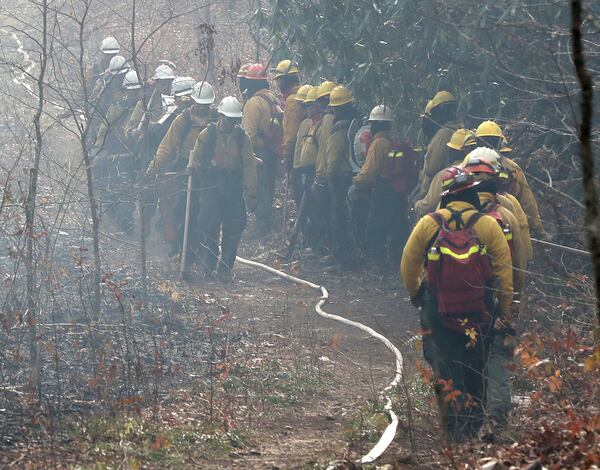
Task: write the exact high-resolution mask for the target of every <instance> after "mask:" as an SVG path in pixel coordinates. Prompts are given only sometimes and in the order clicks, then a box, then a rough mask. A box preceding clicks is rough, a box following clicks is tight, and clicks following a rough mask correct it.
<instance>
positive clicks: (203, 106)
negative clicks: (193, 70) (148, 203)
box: [146, 77, 215, 262]
mask: <svg viewBox="0 0 600 470" xmlns="http://www.w3.org/2000/svg"><path fill="white" fill-rule="evenodd" d="M173 96H174V99H175V103H177V105H178V106H179V107H181V108H183V111H181V113H180V114H179V115H178V116H177V117H176V118H175V120H174V121H173V124H171V127H169V130H168V131H167V133H166V135H165V137H164V138H163V140H162V142H161V143H160V145H159V146H158V150H157V152H156V156H155V158H154V160H153V161H152V162H151V163H150V165H149V167H148V170H147V171H146V175H147V178H148V179H152V178H153V177H155V176H159V177H160V182H159V189H158V192H159V200H160V203H159V209H160V215H161V220H162V225H163V230H164V235H163V236H164V240H165V242H166V243H167V244H168V245H169V256H170V257H171V258H173V259H176V258H177V257H178V256H179V254H180V251H181V247H182V241H183V223H184V212H185V188H186V187H187V179H186V176H185V175H184V174H183V173H182V172H183V171H184V170H185V168H186V166H187V163H188V158H189V155H190V151H191V150H192V149H193V148H194V144H195V142H196V138H197V137H198V134H200V132H201V131H203V130H204V129H205V128H206V126H208V124H209V122H210V107H211V105H212V103H214V101H215V93H214V90H213V88H212V86H211V85H210V84H209V83H207V82H197V83H196V82H195V80H194V79H192V78H190V77H180V78H178V79H176V80H175V81H174V82H173ZM159 172H160V173H162V175H161V174H159ZM166 173H171V175H165V174H166ZM196 219H197V217H194V223H196V222H195V221H196ZM197 251H198V247H197V246H196V245H195V244H192V245H191V246H190V253H191V256H190V260H191V262H193V261H195V260H196V258H195V254H196V252H197Z"/></svg>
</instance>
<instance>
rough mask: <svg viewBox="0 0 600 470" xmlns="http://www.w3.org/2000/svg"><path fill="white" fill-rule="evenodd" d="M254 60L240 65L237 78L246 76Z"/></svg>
mask: <svg viewBox="0 0 600 470" xmlns="http://www.w3.org/2000/svg"><path fill="white" fill-rule="evenodd" d="M252 65H254V64H252V62H249V63H246V64H244V65H242V66H241V67H240V69H239V70H238V73H237V78H246V74H247V73H248V69H249V68H250V67H252Z"/></svg>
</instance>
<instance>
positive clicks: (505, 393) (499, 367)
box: [486, 333, 513, 425]
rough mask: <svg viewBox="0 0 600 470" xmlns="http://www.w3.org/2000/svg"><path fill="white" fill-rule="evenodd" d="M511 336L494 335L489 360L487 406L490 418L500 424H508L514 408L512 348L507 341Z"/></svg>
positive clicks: (487, 369)
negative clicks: (511, 376) (511, 369)
mask: <svg viewBox="0 0 600 470" xmlns="http://www.w3.org/2000/svg"><path fill="white" fill-rule="evenodd" d="M510 341H511V337H510V336H506V335H504V334H501V333H496V334H495V335H494V340H493V342H492V350H491V352H490V357H489V359H488V362H487V368H486V376H487V384H488V385H487V395H486V408H487V413H488V415H489V416H490V418H491V419H492V420H493V421H494V422H496V423H498V424H502V425H504V424H506V423H507V420H508V414H509V413H510V410H511V409H512V403H511V398H512V382H511V378H510V370H509V369H510V366H511V364H512V358H513V357H512V348H511V347H510V346H507V345H506V344H505V342H510Z"/></svg>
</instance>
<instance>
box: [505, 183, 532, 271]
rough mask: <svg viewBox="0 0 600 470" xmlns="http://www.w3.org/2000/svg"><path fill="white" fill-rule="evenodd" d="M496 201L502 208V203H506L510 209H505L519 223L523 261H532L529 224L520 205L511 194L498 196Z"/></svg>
mask: <svg viewBox="0 0 600 470" xmlns="http://www.w3.org/2000/svg"><path fill="white" fill-rule="evenodd" d="M498 200H499V201H500V203H501V204H502V205H503V206H504V207H507V205H505V202H504V201H507V202H508V203H509V204H510V206H511V207H507V209H508V210H510V211H511V212H512V213H513V214H514V216H515V217H516V219H517V222H518V223H519V227H520V229H521V234H522V237H523V242H524V243H525V259H526V261H527V262H529V261H531V260H532V259H533V247H532V246H531V233H530V232H529V222H528V220H527V215H526V214H525V211H524V210H523V208H522V207H521V203H520V202H519V201H518V200H517V198H516V197H514V196H513V195H512V194H508V193H507V194H502V195H499V196H498Z"/></svg>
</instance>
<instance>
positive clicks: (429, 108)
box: [423, 100, 431, 116]
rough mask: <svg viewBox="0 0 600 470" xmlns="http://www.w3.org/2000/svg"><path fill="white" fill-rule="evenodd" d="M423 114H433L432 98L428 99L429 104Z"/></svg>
mask: <svg viewBox="0 0 600 470" xmlns="http://www.w3.org/2000/svg"><path fill="white" fill-rule="evenodd" d="M423 114H426V115H427V116H429V115H430V114H431V100H429V101H427V104H426V105H425V111H424V112H423Z"/></svg>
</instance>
